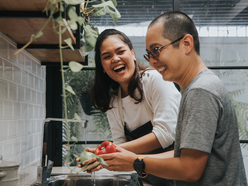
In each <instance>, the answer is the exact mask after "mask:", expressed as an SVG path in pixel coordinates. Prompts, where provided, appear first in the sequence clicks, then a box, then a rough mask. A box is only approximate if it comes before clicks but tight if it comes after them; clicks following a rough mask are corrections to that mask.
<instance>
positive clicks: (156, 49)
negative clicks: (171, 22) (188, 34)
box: [143, 36, 184, 62]
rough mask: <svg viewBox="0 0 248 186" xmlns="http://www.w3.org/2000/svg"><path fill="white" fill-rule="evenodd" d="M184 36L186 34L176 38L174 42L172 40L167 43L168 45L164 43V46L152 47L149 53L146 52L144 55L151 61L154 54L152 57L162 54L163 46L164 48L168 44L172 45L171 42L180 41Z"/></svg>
mask: <svg viewBox="0 0 248 186" xmlns="http://www.w3.org/2000/svg"><path fill="white" fill-rule="evenodd" d="M183 37H184V36H182V37H180V38H178V39H176V40H175V41H172V42H170V43H168V44H166V45H164V46H161V47H155V48H154V49H152V50H151V51H149V52H147V54H144V55H143V56H144V58H145V59H146V60H147V61H148V62H149V61H150V57H151V56H152V58H156V57H158V56H159V54H160V50H161V49H162V48H164V47H166V46H168V45H170V44H173V43H175V42H177V41H180V40H181V39H182V38H183Z"/></svg>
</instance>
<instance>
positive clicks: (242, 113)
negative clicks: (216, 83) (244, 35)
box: [216, 70, 248, 147]
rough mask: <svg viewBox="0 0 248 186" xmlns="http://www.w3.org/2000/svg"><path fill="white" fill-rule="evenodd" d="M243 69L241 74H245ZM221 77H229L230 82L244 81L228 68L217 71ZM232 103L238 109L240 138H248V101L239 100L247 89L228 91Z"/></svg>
mask: <svg viewBox="0 0 248 186" xmlns="http://www.w3.org/2000/svg"><path fill="white" fill-rule="evenodd" d="M243 73H244V72H243V71H240V73H239V74H243ZM216 74H217V75H218V76H219V77H220V79H223V78H229V81H230V82H235V84H237V83H238V84H239V85H241V84H242V82H241V81H240V77H236V76H235V75H234V73H233V71H230V70H229V71H227V70H223V71H219V72H218V73H216ZM242 81H246V78H245V79H243V80H242ZM228 93H229V95H230V97H231V100H232V103H233V105H234V108H235V111H236V115H237V119H238V125H239V138H240V139H245V140H247V139H248V130H247V127H246V125H247V124H246V123H247V120H248V114H247V112H248V103H245V102H241V101H237V98H239V97H240V96H242V95H244V94H245V93H246V90H245V89H243V88H240V89H238V90H234V91H229V92H228ZM242 146H243V147H245V146H247V144H242Z"/></svg>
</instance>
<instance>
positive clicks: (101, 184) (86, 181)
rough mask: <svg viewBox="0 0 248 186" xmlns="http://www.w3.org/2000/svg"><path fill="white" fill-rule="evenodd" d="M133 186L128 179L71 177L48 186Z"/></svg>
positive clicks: (52, 182) (51, 182) (59, 179)
mask: <svg viewBox="0 0 248 186" xmlns="http://www.w3.org/2000/svg"><path fill="white" fill-rule="evenodd" d="M93 185H94V186H131V185H130V182H129V181H128V180H127V179H126V178H120V177H119V178H118V177H95V180H94V179H93V178H91V177H71V178H70V179H68V180H66V177H64V178H56V179H55V180H53V181H50V182H49V183H48V186H93Z"/></svg>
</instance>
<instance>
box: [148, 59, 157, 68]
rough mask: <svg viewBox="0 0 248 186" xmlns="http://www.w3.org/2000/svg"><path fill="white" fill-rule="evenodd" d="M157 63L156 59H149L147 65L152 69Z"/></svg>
mask: <svg viewBox="0 0 248 186" xmlns="http://www.w3.org/2000/svg"><path fill="white" fill-rule="evenodd" d="M157 62H158V59H157V58H153V57H150V60H149V63H150V65H151V66H152V67H155V65H156V64H157Z"/></svg>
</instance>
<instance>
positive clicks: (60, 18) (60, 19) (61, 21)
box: [56, 16, 65, 26]
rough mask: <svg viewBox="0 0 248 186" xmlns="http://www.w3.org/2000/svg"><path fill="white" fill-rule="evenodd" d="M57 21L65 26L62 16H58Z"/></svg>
mask: <svg viewBox="0 0 248 186" xmlns="http://www.w3.org/2000/svg"><path fill="white" fill-rule="evenodd" d="M56 22H57V23H59V24H60V25H62V26H65V23H64V21H63V18H62V17H61V16H59V17H57V18H56Z"/></svg>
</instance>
